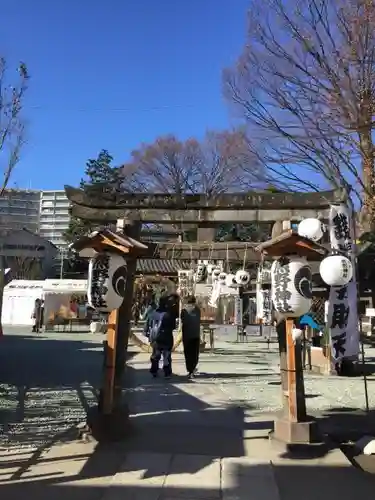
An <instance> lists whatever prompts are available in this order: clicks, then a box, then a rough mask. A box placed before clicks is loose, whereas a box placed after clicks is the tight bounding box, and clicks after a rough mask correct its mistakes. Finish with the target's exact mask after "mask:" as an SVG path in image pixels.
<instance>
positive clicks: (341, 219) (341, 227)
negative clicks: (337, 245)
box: [332, 214, 350, 240]
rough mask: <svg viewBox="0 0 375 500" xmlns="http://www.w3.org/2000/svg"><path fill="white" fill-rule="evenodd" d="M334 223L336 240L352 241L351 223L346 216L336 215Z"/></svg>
mask: <svg viewBox="0 0 375 500" xmlns="http://www.w3.org/2000/svg"><path fill="white" fill-rule="evenodd" d="M332 221H333V224H334V228H333V230H334V234H335V238H336V239H337V240H350V231H349V221H348V217H347V216H346V214H336V215H335V216H334V217H333V219H332Z"/></svg>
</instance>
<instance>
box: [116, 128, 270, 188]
mask: <svg viewBox="0 0 375 500" xmlns="http://www.w3.org/2000/svg"><path fill="white" fill-rule="evenodd" d="M124 173H125V174H124V175H125V176H126V177H128V176H129V175H130V176H131V178H132V186H133V188H134V189H136V190H140V191H150V192H159V193H163V192H168V193H174V194H181V195H183V194H186V193H193V194H194V193H205V194H208V195H212V196H214V195H215V194H219V193H221V192H223V191H228V190H229V191H238V190H241V191H243V190H244V189H246V188H249V186H251V185H253V186H254V185H255V184H258V183H259V179H260V177H261V176H260V169H259V162H258V161H256V157H255V156H254V155H253V154H252V152H251V151H249V149H248V143H247V139H246V135H245V134H244V132H243V131H242V130H240V129H239V130H233V131H224V132H217V131H209V132H207V134H206V135H205V137H204V139H203V140H202V141H198V140H197V139H188V140H186V141H182V140H179V139H178V138H177V137H176V136H174V135H168V136H165V137H160V138H158V139H156V140H155V142H154V143H152V144H142V145H141V146H140V148H138V149H137V150H135V151H133V152H132V154H131V159H130V161H129V162H128V163H126V164H125V165H124Z"/></svg>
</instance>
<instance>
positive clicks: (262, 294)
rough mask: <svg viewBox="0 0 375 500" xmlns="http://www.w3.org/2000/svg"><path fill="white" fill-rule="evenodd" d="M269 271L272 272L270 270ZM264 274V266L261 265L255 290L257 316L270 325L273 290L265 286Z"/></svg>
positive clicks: (259, 319)
mask: <svg viewBox="0 0 375 500" xmlns="http://www.w3.org/2000/svg"><path fill="white" fill-rule="evenodd" d="M267 272H268V274H270V273H269V271H267ZM264 274H265V273H264V271H263V267H262V266H259V268H258V276H257V282H256V291H255V300H256V317H257V320H258V321H261V322H262V324H263V325H270V324H271V322H272V300H271V290H270V289H267V288H264V284H263V278H264ZM267 276H268V275H267ZM268 281H269V280H268Z"/></svg>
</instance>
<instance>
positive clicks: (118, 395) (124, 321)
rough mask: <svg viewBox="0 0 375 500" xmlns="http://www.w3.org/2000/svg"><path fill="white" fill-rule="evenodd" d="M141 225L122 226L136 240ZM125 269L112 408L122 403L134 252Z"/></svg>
mask: <svg viewBox="0 0 375 500" xmlns="http://www.w3.org/2000/svg"><path fill="white" fill-rule="evenodd" d="M141 227H142V224H141V222H140V221H138V220H129V221H126V225H125V226H124V233H125V234H126V235H127V236H129V237H131V238H133V239H135V240H138V239H139V237H140V233H141ZM127 269H128V273H127V279H126V287H125V299H124V302H123V303H122V305H121V306H120V308H119V309H118V315H117V323H116V349H115V368H114V394H113V410H116V409H118V408H120V407H121V405H122V382H123V375H124V372H125V363H126V357H127V350H128V342H129V335H130V328H131V315H132V303H133V290H134V278H135V273H136V270H137V255H136V254H135V255H133V254H129V257H128V258H127Z"/></svg>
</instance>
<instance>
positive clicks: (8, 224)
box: [0, 189, 40, 233]
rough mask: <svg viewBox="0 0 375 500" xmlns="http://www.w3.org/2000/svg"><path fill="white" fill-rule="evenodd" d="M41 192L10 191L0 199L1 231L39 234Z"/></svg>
mask: <svg viewBox="0 0 375 500" xmlns="http://www.w3.org/2000/svg"><path fill="white" fill-rule="evenodd" d="M39 213H40V191H36V190H29V189H8V190H7V191H5V192H4V193H3V196H1V197H0V231H1V232H3V233H4V232H7V231H9V230H11V229H13V230H18V229H23V228H25V229H27V230H28V231H31V232H32V233H38V232H39Z"/></svg>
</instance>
